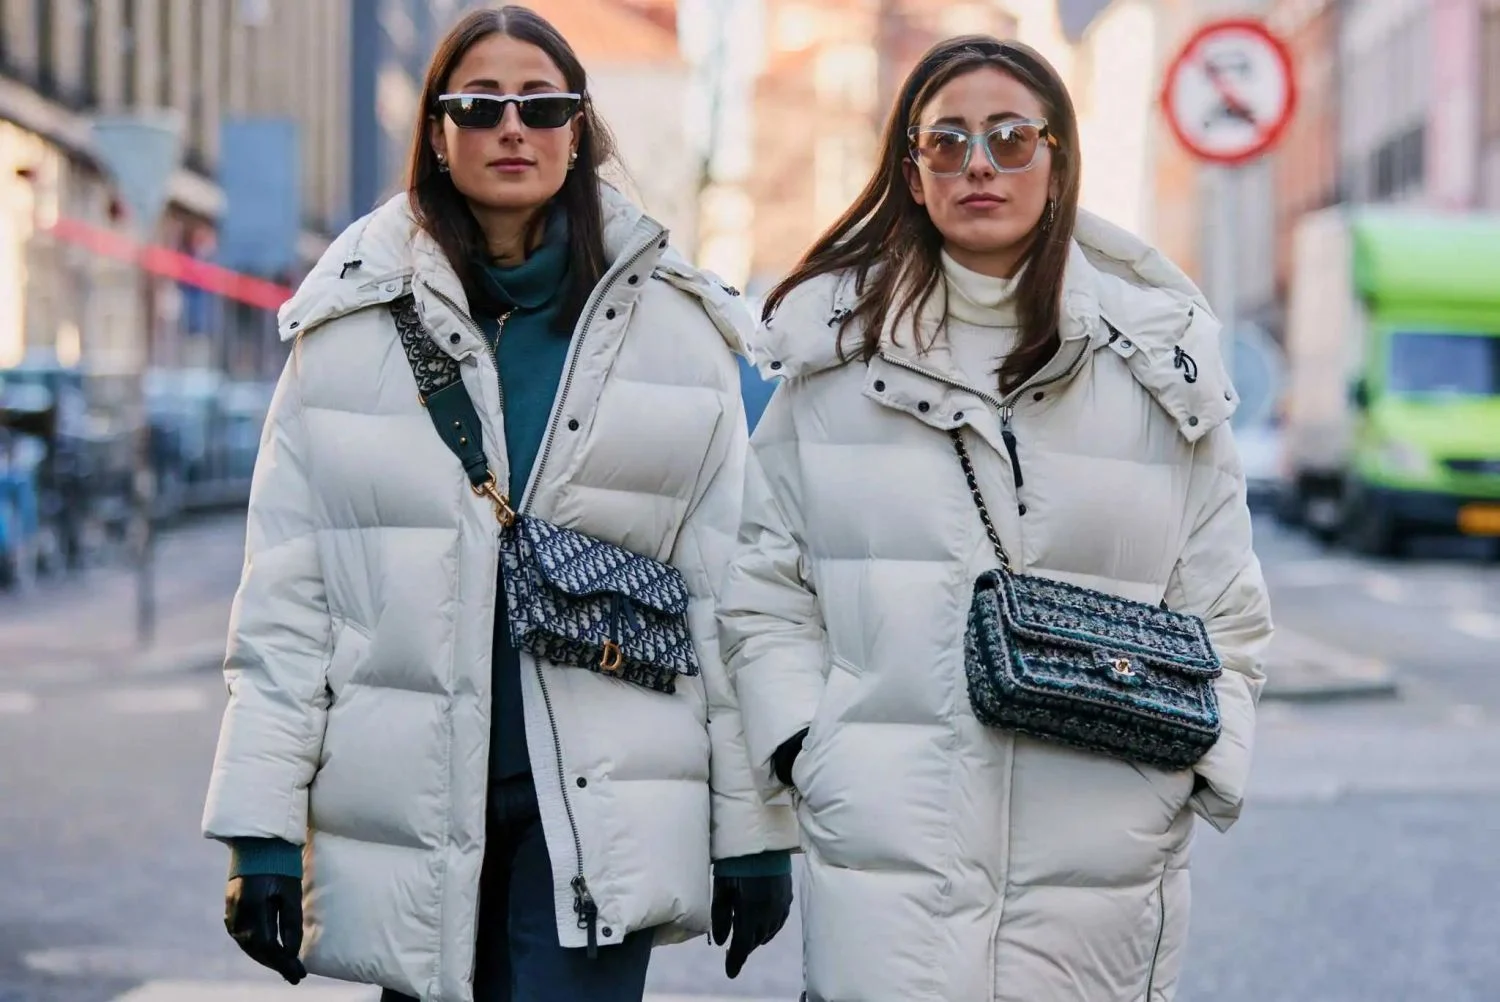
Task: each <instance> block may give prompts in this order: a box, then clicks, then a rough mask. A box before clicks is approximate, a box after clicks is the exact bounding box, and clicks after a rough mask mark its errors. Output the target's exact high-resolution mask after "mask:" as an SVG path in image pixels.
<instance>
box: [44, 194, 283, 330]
mask: <svg viewBox="0 0 1500 1002" xmlns="http://www.w3.org/2000/svg"><path fill="white" fill-rule="evenodd" d="M48 232H49V233H51V234H52V235H53V236H54V237H56V238H57V239H58V240H62V241H64V242H66V243H70V244H75V245H77V246H79V247H83V248H86V249H87V250H90V251H93V252H94V253H96V254H100V255H102V256H104V257H110V258H114V259H115V260H117V261H129V262H131V263H133V264H139V265H140V266H141V267H143V268H145V269H146V270H147V271H149V272H151V273H152V274H154V275H160V276H162V277H163V278H170V279H171V280H172V281H174V282H182V283H183V284H185V285H191V286H194V287H196V288H199V289H203V290H205V291H206V292H212V293H214V294H216V295H220V296H224V297H225V298H227V299H233V300H236V301H238V302H241V303H246V304H248V305H250V306H258V307H260V308H261V309H263V310H271V311H272V312H275V311H276V310H277V309H278V308H279V307H280V306H281V304H282V303H284V302H286V301H287V300H288V299H291V298H292V290H291V289H289V288H287V287H286V286H284V285H279V284H277V283H276V282H268V281H266V280H265V279H263V278H256V277H255V276H253V275H246V274H243V273H242V272H238V271H233V270H231V269H229V268H225V267H222V266H220V265H217V264H211V263H209V262H207V261H200V260H199V259H198V258H195V257H191V256H189V255H187V254H184V253H182V252H181V251H175V250H172V249H171V248H170V247H162V246H159V245H157V244H149V245H147V246H146V248H145V253H142V252H141V245H140V244H139V243H137V242H136V241H135V240H133V239H132V238H130V237H129V236H126V235H125V234H123V233H117V232H116V231H114V230H109V229H105V228H104V227H102V226H94V225H92V224H90V223H85V222H83V221H81V220H78V219H68V218H66V217H64V218H60V219H58V221H57V222H56V223H55V224H54V225H53V226H52V228H51V229H50V230H49V231H48Z"/></svg>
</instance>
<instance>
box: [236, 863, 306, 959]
mask: <svg viewBox="0 0 1500 1002" xmlns="http://www.w3.org/2000/svg"><path fill="white" fill-rule="evenodd" d="M224 928H225V929H227V930H229V935H230V938H232V939H233V940H234V941H235V942H236V943H238V944H239V946H240V949H241V950H244V951H245V953H246V955H248V956H249V957H250V959H251V960H253V961H255V962H256V963H257V964H260V965H261V966H263V967H269V968H270V969H271V970H273V971H275V972H276V973H277V974H280V975H281V976H282V977H283V978H285V979H286V980H287V981H288V982H289V983H290V984H294V985H295V984H296V983H297V982H299V981H301V980H302V979H303V978H305V977H307V968H305V967H303V966H302V961H301V960H300V959H299V958H298V956H297V954H298V953H299V952H301V950H302V881H301V880H299V879H298V878H296V877H284V876H281V875H280V874H254V875H251V876H244V877H231V878H230V880H229V886H228V887H226V888H225V890H224Z"/></svg>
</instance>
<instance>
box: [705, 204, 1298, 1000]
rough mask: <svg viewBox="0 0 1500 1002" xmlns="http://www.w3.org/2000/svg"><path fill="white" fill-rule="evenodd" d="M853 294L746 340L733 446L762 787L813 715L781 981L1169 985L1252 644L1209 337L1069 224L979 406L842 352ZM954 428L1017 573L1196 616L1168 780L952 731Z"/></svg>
mask: <svg viewBox="0 0 1500 1002" xmlns="http://www.w3.org/2000/svg"><path fill="white" fill-rule="evenodd" d="M852 285H853V283H852V281H851V280H850V277H849V276H848V275H831V276H827V277H824V278H820V279H814V280H812V281H810V282H808V283H806V284H804V285H803V286H801V287H800V288H798V289H797V290H795V291H794V292H793V293H792V295H791V296H789V297H788V298H787V299H786V300H785V301H784V302H783V303H782V304H781V306H780V308H779V309H778V310H777V312H776V314H775V316H774V317H773V318H772V319H771V320H770V321H769V322H768V323H766V324H765V325H763V327H762V328H761V330H760V331H759V332H758V334H757V336H756V343H755V345H754V351H755V353H756V357H757V360H758V362H759V364H760V367H761V370H762V371H763V372H764V373H765V374H766V375H767V376H774V377H778V378H781V379H783V380H784V382H783V383H782V384H781V385H780V386H779V387H778V389H777V391H776V394H775V395H774V396H773V398H772V400H771V403H770V405H769V407H768V408H767V410H766V412H765V414H764V416H763V417H762V418H761V422H760V424H759V426H758V427H757V428H756V432H755V435H754V436H753V438H752V458H751V460H750V463H749V472H748V474H747V488H746V490H747V494H746V510H745V521H744V524H743V527H742V530H741V546H740V549H739V550H738V551H737V555H736V558H735V563H734V565H733V567H732V568H731V571H730V575H729V580H728V581H727V582H726V585H725V594H724V599H723V603H722V605H721V608H720V623H721V643H722V645H723V647H724V650H725V652H726V658H727V661H728V663H729V665H730V671H731V674H732V677H733V679H734V684H735V688H736V690H737V691H738V693H739V697H740V705H741V708H742V713H743V716H744V722H745V728H746V733H747V735H748V738H749V742H750V754H751V758H752V761H753V762H754V763H755V766H756V775H757V778H758V781H759V782H761V784H762V793H763V795H765V796H766V797H767V798H768V799H770V800H773V801H774V800H777V799H779V798H781V797H783V796H784V795H785V791H784V790H782V789H780V787H779V784H778V783H777V782H776V781H775V780H774V779H772V778H771V776H772V771H771V764H770V760H771V757H772V753H773V751H774V750H775V749H776V748H777V747H778V746H780V745H781V744H782V743H783V742H784V741H786V740H787V739H788V738H791V737H792V736H793V735H795V734H797V733H798V732H799V731H801V730H802V729H803V728H810V731H809V733H808V735H807V737H806V740H805V743H804V745H803V750H802V753H801V755H800V757H799V758H798V759H797V760H796V763H795V766H794V768H793V774H792V778H793V781H794V785H795V787H796V790H797V793H798V797H797V798H796V799H797V801H798V803H797V809H798V813H799V819H800V821H801V827H802V831H803V842H804V847H805V850H806V854H807V868H806V879H805V881H804V884H803V889H802V909H803V912H802V914H803V931H804V936H805V945H806V979H807V988H808V998H809V1000H811V1002H898V1000H899V1002H981V1000H994V1002H1166V1000H1169V999H1171V998H1172V997H1173V993H1174V990H1175V987H1176V984H1177V980H1178V972H1179V970H1180V969H1181V965H1182V956H1183V947H1184V943H1185V940H1186V935H1187V928H1188V897H1189V892H1188V871H1187V868H1188V857H1189V849H1190V845H1191V841H1192V836H1193V827H1194V824H1193V816H1194V812H1195V811H1196V813H1197V814H1199V815H1201V816H1202V817H1204V818H1206V819H1208V821H1209V822H1211V823H1212V824H1213V825H1214V826H1216V827H1218V828H1220V829H1224V828H1228V827H1229V825H1230V824H1231V822H1233V820H1234V819H1235V818H1236V816H1237V815H1238V814H1239V812H1240V807H1241V801H1242V798H1243V797H1244V794H1245V784H1246V780H1247V777H1248V775H1249V770H1250V753H1251V743H1252V737H1253V733H1254V729H1255V711H1254V707H1255V703H1256V700H1257V696H1258V693H1259V691H1260V687H1261V683H1262V680H1263V677H1264V676H1263V674H1262V672H1261V667H1260V656H1261V651H1262V649H1263V648H1264V646H1265V644H1266V643H1267V641H1268V639H1269V636H1270V631H1271V622H1270V615H1269V610H1268V603H1267V597H1266V589H1265V586H1264V582H1263V580H1262V577H1261V571H1260V567H1259V564H1258V563H1257V560H1256V558H1255V555H1254V553H1253V551H1252V549H1251V522H1250V514H1249V511H1248V509H1247V506H1246V501H1245V484H1244V478H1243V475H1242V472H1241V468H1240V464H1239V460H1238V458H1237V453H1236V450H1235V446H1234V442H1233V438H1232V435H1231V431H1230V428H1229V425H1228V424H1227V423H1226V421H1227V419H1228V418H1229V417H1230V415H1231V413H1232V411H1233V409H1234V406H1235V403H1236V399H1235V393H1234V390H1233V388H1232V387H1231V386H1230V383H1229V381H1228V379H1227V376H1226V373H1225V371H1224V367H1223V365H1222V363H1221V360H1220V354H1219V348H1218V337H1219V325H1218V323H1217V322H1216V321H1215V319H1214V317H1213V315H1212V314H1211V313H1210V311H1209V309H1208V305H1207V303H1206V302H1204V300H1203V297H1202V295H1201V294H1200V293H1199V292H1198V290H1197V289H1196V288H1194V287H1193V285H1192V284H1191V283H1190V282H1189V281H1188V280H1187V278H1186V277H1185V276H1183V275H1182V274H1181V272H1179V271H1178V270H1177V269H1176V268H1175V267H1173V266H1172V265H1171V264H1169V263H1168V262H1167V261H1166V260H1165V259H1164V258H1163V257H1161V255H1159V254H1158V253H1156V252H1155V251H1153V250H1151V249H1150V248H1148V247H1146V246H1145V245H1143V244H1142V243H1140V242H1139V241H1138V240H1136V239H1135V238H1133V237H1130V236H1129V235H1127V234H1125V233H1124V232H1123V231H1121V230H1119V229H1117V228H1115V227H1113V226H1110V225H1108V224H1106V223H1104V222H1103V221H1101V220H1098V219H1096V218H1094V217H1091V216H1088V215H1087V214H1085V215H1084V216H1083V218H1082V219H1081V220H1080V222H1079V226H1078V231H1077V237H1076V246H1075V247H1074V248H1073V251H1072V256H1071V259H1070V261H1069V263H1068V267H1067V275H1066V280H1065V290H1064V298H1063V317H1062V329H1061V337H1062V344H1061V348H1060V350H1059V352H1058V353H1057V355H1056V357H1055V358H1054V359H1053V360H1052V361H1051V363H1050V364H1048V365H1046V366H1045V367H1044V368H1043V370H1042V371H1041V372H1040V373H1038V374H1037V375H1036V376H1035V377H1034V378H1032V379H1031V380H1030V381H1029V382H1028V383H1027V384H1026V385H1025V386H1024V387H1022V388H1019V389H1017V390H1016V391H1015V392H1013V393H1010V394H1008V395H1007V396H1006V397H1005V398H1004V399H1000V398H999V397H998V392H997V391H996V390H994V389H993V387H992V386H988V385H984V384H982V383H981V384H979V385H975V384H974V382H973V381H971V378H970V374H966V373H964V372H961V371H959V370H958V369H957V367H956V366H955V365H954V364H953V362H952V360H951V358H950V353H949V351H948V350H947V349H946V346H945V345H944V343H943V341H942V339H941V338H938V339H937V345H936V346H935V347H934V348H933V349H932V350H931V351H929V352H927V353H925V354H922V353H919V352H917V351H916V350H914V348H913V345H914V343H915V338H914V336H913V335H914V333H915V332H914V331H912V330H910V329H902V330H888V331H886V332H885V335H884V338H883V344H882V348H881V350H880V353H879V355H878V356H877V357H875V358H874V359H873V360H872V361H870V362H869V363H868V364H862V363H860V362H858V361H857V360H856V361H854V362H848V363H841V362H840V360H839V358H838V356H837V354H836V351H835V336H834V332H835V331H836V329H837V327H838V322H839V319H840V318H841V317H842V316H843V315H844V313H845V311H847V310H848V309H849V307H850V306H852V305H853V303H854V301H855V293H854V290H853V288H852ZM908 327H909V325H908ZM1111 327H1113V328H1114V329H1115V330H1117V331H1119V332H1121V335H1122V336H1116V337H1112V336H1111ZM856 333H857V332H856ZM930 333H931V332H929V334H930ZM1003 414H1008V421H1009V425H1010V429H1011V430H1012V431H1013V433H1014V435H1015V436H1016V457H1017V461H1018V465H1019V469H1017V468H1015V466H1013V464H1012V462H1011V460H1010V458H1009V456H1008V453H1007V449H1006V447H1005V444H1004V440H1003V437H1002V427H1001V426H1002V420H1004V418H1003ZM953 428H959V429H962V430H963V434H964V436H965V440H966V443H967V444H968V446H969V451H970V453H971V454H972V455H973V457H974V463H975V466H976V467H977V471H978V479H979V482H980V487H981V489H982V491H983V494H984V496H985V498H986V503H987V505H988V507H989V510H990V512H991V513H992V515H993V517H994V519H995V522H996V524H997V527H998V530H999V533H1000V536H1001V539H1002V541H1003V543H1004V545H1005V548H1006V549H1007V551H1008V552H1009V554H1010V557H1011V560H1012V562H1013V563H1014V564H1016V565H1017V568H1016V569H1017V570H1018V571H1020V572H1023V573H1028V574H1040V575H1044V576H1047V577H1049V578H1055V579H1058V580H1062V581H1068V582H1072V583H1075V584H1078V585H1083V586H1086V587H1089V588H1095V589H1102V590H1104V591H1108V592H1113V593H1115V594H1118V595H1122V596H1125V597H1127V598H1131V599H1135V600H1138V601H1143V602H1151V603H1156V602H1158V601H1160V600H1162V599H1165V600H1166V602H1167V604H1168V606H1169V607H1171V608H1173V609H1176V610H1180V611H1183V612H1189V613H1195V614H1197V615H1199V616H1202V617H1203V618H1204V619H1205V620H1206V623H1207V627H1208V632H1209V635H1210V637H1211V639H1212V641H1213V644H1214V646H1215V648H1216V650H1217V652H1218V654H1219V655H1220V657H1221V659H1222V660H1223V663H1224V668H1225V670H1224V673H1223V676H1222V678H1220V679H1219V680H1218V682H1217V683H1216V685H1217V692H1218V697H1219V702H1220V707H1221V712H1222V716H1223V734H1222V737H1220V738H1219V740H1218V743H1217V744H1216V745H1215V746H1214V748H1213V749H1212V750H1211V751H1210V752H1209V753H1208V754H1207V755H1206V756H1205V757H1204V758H1203V759H1202V760H1201V761H1200V762H1199V763H1198V765H1197V767H1196V768H1195V769H1193V770H1183V771H1180V772H1166V771H1162V770H1159V769H1154V768H1149V767H1145V766H1135V765H1131V764H1128V763H1126V762H1124V761H1119V760H1115V759H1112V758H1107V757H1104V756H1101V755H1096V754H1090V753H1086V752H1083V751H1076V750H1072V749H1069V748H1065V747H1062V746H1060V745H1056V744H1051V743H1047V742H1044V741H1040V740H1035V739H1033V738H1028V737H1022V736H1018V735H1016V734H1014V733H1012V732H1006V731H1002V730H999V729H992V728H989V727H986V726H983V725H981V724H980V723H979V722H978V721H977V720H976V719H975V717H974V714H973V711H972V709H971V707H970V703H969V698H968V690H967V684H966V677H965V672H964V652H963V643H962V639H963V634H964V627H965V622H966V618H967V614H968V609H969V602H970V598H971V596H972V593H973V592H972V589H973V582H974V579H975V577H976V576H977V575H978V574H979V573H980V572H982V571H984V570H986V569H988V568H990V567H993V566H995V564H996V563H997V559H996V557H995V555H994V552H993V549H992V547H991V546H990V544H989V542H988V540H987V538H986V535H985V532H984V529H983V525H982V523H981V521H980V518H979V515H978V513H977V511H976V510H975V507H974V503H973V499H972V497H971V494H970V491H969V490H968V486H967V483H966V481H965V478H964V474H963V471H962V468H961V467H960V465H959V462H958V458H957V456H956V455H955V453H954V449H953V445H952V442H951V440H950V436H949V429H953ZM1195 778H1196V779H1199V780H1201V781H1202V784H1203V785H1202V788H1201V789H1199V790H1198V791H1197V792H1196V793H1195V790H1194V787H1195Z"/></svg>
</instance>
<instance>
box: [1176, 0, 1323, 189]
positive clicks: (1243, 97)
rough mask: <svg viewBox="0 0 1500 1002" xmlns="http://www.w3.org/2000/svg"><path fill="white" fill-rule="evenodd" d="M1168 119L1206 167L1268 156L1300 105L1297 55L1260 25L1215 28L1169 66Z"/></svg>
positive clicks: (1236, 21)
mask: <svg viewBox="0 0 1500 1002" xmlns="http://www.w3.org/2000/svg"><path fill="white" fill-rule="evenodd" d="M1161 106H1162V112H1163V114H1164V115H1165V116H1166V119H1167V123H1168V124H1169V125H1170V126H1171V128H1172V133H1173V134H1174V135H1175V136H1176V137H1177V141H1178V142H1180V143H1181V144H1182V145H1183V146H1184V147H1186V148H1187V150H1188V152H1190V153H1192V154H1193V156H1195V157H1198V158H1199V159H1200V160H1207V161H1208V162H1210V163H1216V164H1223V165H1226V166H1234V165H1237V164H1243V163H1246V162H1248V161H1250V160H1254V159H1255V158H1256V157H1258V156H1260V155H1261V154H1263V153H1265V152H1266V151H1267V150H1269V149H1270V148H1271V147H1272V146H1274V145H1275V144H1276V141H1277V140H1279V139H1280V138H1281V135H1282V133H1283V132H1285V131H1286V127H1287V125H1288V123H1290V122H1291V119H1292V112H1293V111H1294V110H1295V109H1296V106H1297V81H1296V75H1295V74H1294V73H1293V71H1292V57H1291V53H1290V52H1288V51H1287V48H1286V45H1285V44H1283V43H1282V41H1281V39H1279V38H1277V37H1276V36H1275V35H1273V34H1271V32H1270V31H1269V30H1267V28H1266V26H1265V25H1264V24H1262V23H1261V22H1260V21H1256V20H1252V19H1249V18H1232V19H1226V20H1221V21H1211V22H1209V23H1208V24H1205V25H1204V26H1203V27H1201V28H1199V29H1198V30H1197V31H1196V32H1194V33H1193V36H1192V37H1191V38H1189V39H1188V40H1187V44H1185V45H1184V46H1183V47H1182V50H1181V51H1180V52H1178V54H1177V57H1176V58H1175V59H1173V60H1172V63H1171V65H1170V66H1168V67H1167V74H1166V78H1165V80H1164V81H1163V84H1162V91H1161Z"/></svg>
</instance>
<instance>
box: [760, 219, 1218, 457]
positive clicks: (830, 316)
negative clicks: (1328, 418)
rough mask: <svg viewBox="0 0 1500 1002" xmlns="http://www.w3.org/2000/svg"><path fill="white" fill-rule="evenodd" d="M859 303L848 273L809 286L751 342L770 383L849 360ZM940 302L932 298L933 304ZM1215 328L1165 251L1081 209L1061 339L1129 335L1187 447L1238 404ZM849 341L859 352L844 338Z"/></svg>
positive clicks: (888, 343)
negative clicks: (1190, 370)
mask: <svg viewBox="0 0 1500 1002" xmlns="http://www.w3.org/2000/svg"><path fill="white" fill-rule="evenodd" d="M858 299H859V292H858V289H857V288H856V284H855V281H854V275H853V273H852V272H840V273H835V274H828V275H821V276H819V277H818V278H815V279H813V280H811V281H809V282H804V283H803V284H802V285H800V286H798V287H797V288H795V289H793V290H792V291H791V293H790V294H789V295H788V296H787V297H786V299H785V300H783V301H782V302H781V303H780V304H779V305H778V308H777V310H776V315H775V316H774V317H772V318H771V319H770V321H769V322H767V323H764V324H762V325H761V326H760V328H759V329H758V330H757V331H756V332H755V334H754V335H753V336H752V338H751V343H750V345H749V347H748V354H749V357H750V358H751V360H752V361H753V362H754V363H755V364H756V367H757V368H758V369H759V370H760V373H761V375H762V376H764V377H765V378H767V379H777V378H790V377H794V376H806V375H811V374H813V373H816V372H821V371H823V370H826V369H830V368H834V367H837V366H839V365H842V364H844V359H843V358H841V357H840V354H839V351H838V344H837V342H836V340H835V338H834V337H833V332H834V331H835V330H836V328H837V326H838V322H839V320H840V319H841V318H842V317H843V316H844V315H846V314H847V313H848V312H850V311H851V310H852V309H853V308H854V306H855V304H856V303H857V302H858ZM939 299H940V297H936V296H935V297H933V301H934V303H936V302H937V301H938V300H939ZM1195 321H1196V323H1195ZM1219 329H1220V328H1219V324H1218V318H1217V317H1216V316H1215V315H1214V313H1213V311H1212V309H1210V307H1209V304H1208V301H1207V299H1205V298H1204V296H1203V293H1202V292H1201V291H1200V290H1199V288H1198V286H1197V285H1195V284H1194V283H1193V281H1192V279H1190V278H1188V276H1187V275H1185V274H1184V273H1183V272H1182V270H1181V269H1180V268H1178V267H1177V266H1176V265H1175V264H1173V263H1172V262H1171V261H1169V260H1168V259H1167V258H1166V257H1164V256H1163V255H1162V254H1161V252H1160V251H1158V250H1156V249H1155V248H1154V247H1152V246H1150V245H1149V244H1147V243H1145V242H1144V241H1143V240H1141V239H1140V238H1139V237H1136V236H1135V235H1133V234H1131V233H1129V232H1127V231H1125V230H1123V229H1121V228H1120V227H1118V226H1116V225H1114V224H1113V223H1111V222H1109V221H1108V220H1105V219H1103V218H1101V217H1099V216H1096V215H1094V214H1092V213H1090V212H1087V211H1085V210H1080V211H1079V213H1078V225H1077V226H1076V227H1075V229H1074V236H1073V246H1072V248H1071V250H1070V252H1069V260H1068V267H1067V271H1066V273H1065V275H1064V278H1063V297H1062V319H1061V330H1060V334H1061V336H1062V339H1063V340H1064V341H1073V340H1078V339H1086V340H1087V341H1088V342H1089V344H1091V345H1092V346H1094V347H1101V346H1105V345H1108V344H1110V337H1111V334H1112V332H1114V331H1125V330H1128V331H1129V334H1130V336H1129V338H1128V339H1126V340H1127V343H1126V344H1125V345H1124V346H1123V347H1122V348H1120V352H1121V355H1122V356H1123V357H1126V358H1129V359H1130V360H1131V362H1130V368H1131V371H1132V372H1133V373H1135V374H1136V377H1137V378H1138V379H1139V380H1140V381H1141V383H1142V385H1143V386H1146V387H1147V388H1148V389H1150V390H1151V391H1152V393H1153V395H1154V396H1155V397H1156V399H1157V402H1158V403H1160V404H1161V405H1162V407H1164V408H1165V409H1166V410H1167V412H1168V413H1170V414H1171V415H1172V416H1173V418H1174V420H1176V421H1177V422H1178V425H1179V428H1180V430H1181V431H1182V434H1183V436H1184V437H1185V438H1187V439H1188V440H1189V441H1196V440H1197V439H1199V438H1201V437H1202V436H1203V435H1206V434H1207V433H1208V432H1209V431H1211V430H1213V428H1215V427H1217V426H1218V425H1219V424H1221V423H1223V422H1224V421H1227V420H1228V419H1229V418H1230V417H1231V416H1232V415H1233V413H1234V410H1235V408H1236V407H1237V406H1238V403H1239V398H1238V395H1237V394H1236V393H1235V391H1234V387H1233V385H1232V384H1231V383H1230V380H1229V375H1228V373H1227V372H1226V371H1225V368H1224V363H1223V354H1222V351H1221V350H1220V347H1219ZM1184 332H1186V335H1187V336H1185V334H1184ZM897 341H898V336H897V332H895V331H893V330H890V329H887V330H886V331H885V332H883V337H882V344H883V346H884V348H885V349H886V350H895V351H898V352H900V351H902V350H903V349H905V351H906V352H909V340H908V341H907V342H906V343H905V344H898V343H897ZM844 344H845V345H846V346H852V347H855V348H856V349H857V345H856V344H854V343H853V342H850V341H849V340H848V338H847V337H846V339H845V341H844ZM1178 349H1181V351H1180V352H1179V351H1178ZM1182 353H1186V354H1187V355H1188V357H1189V358H1190V359H1191V360H1192V364H1193V365H1194V366H1195V376H1196V378H1195V379H1194V381H1193V382H1185V381H1183V380H1182V379H1181V378H1180V376H1181V371H1182V367H1183V365H1184V364H1187V363H1182V362H1180V361H1179V359H1180V358H1181V354H1182ZM848 354H853V353H848ZM1190 419H1196V420H1192V421H1191V423H1189V421H1190Z"/></svg>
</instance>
